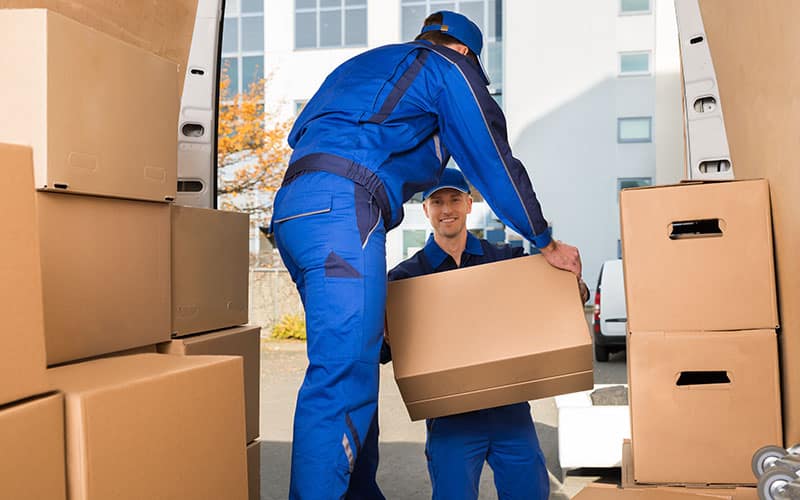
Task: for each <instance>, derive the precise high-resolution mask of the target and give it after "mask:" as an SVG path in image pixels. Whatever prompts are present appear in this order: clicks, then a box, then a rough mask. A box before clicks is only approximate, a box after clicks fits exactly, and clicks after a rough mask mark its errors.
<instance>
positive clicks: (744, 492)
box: [620, 439, 758, 500]
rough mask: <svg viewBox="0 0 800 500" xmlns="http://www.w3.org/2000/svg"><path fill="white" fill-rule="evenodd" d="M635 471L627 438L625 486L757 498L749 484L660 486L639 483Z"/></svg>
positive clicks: (624, 446) (738, 499)
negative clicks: (713, 486)
mask: <svg viewBox="0 0 800 500" xmlns="http://www.w3.org/2000/svg"><path fill="white" fill-rule="evenodd" d="M635 475H636V473H635V472H634V464H633V450H632V449H631V440H630V439H626V440H624V441H623V443H622V473H621V476H622V477H621V481H620V482H621V486H622V487H623V488H656V489H659V490H666V491H677V492H688V493H697V494H701V495H720V496H726V497H730V498H731V499H732V500H757V499H758V490H757V489H756V488H753V487H747V486H735V487H734V486H728V487H725V488H709V487H707V486H703V487H695V488H693V487H687V486H659V485H656V484H637V483H636V481H635V480H634V479H633V478H634V476H635Z"/></svg>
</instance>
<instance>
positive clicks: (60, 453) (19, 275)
mask: <svg viewBox="0 0 800 500" xmlns="http://www.w3.org/2000/svg"><path fill="white" fill-rule="evenodd" d="M32 160H33V156H32V152H31V150H30V148H25V147H19V146H8V145H3V144H0V169H2V172H3V179H4V192H3V196H0V211H2V213H3V215H2V217H0V232H2V234H3V238H4V243H3V245H2V247H1V248H2V249H1V250H0V253H1V254H2V255H0V317H2V318H3V324H2V325H1V326H0V450H2V453H0V498H14V499H19V500H28V499H29V500H34V499H40V498H48V499H53V500H59V499H66V483H65V480H64V477H65V476H64V471H65V465H64V404H63V397H62V396H61V395H60V394H52V393H51V394H49V395H47V394H45V395H43V393H45V392H47V391H48V390H49V387H50V385H49V384H48V381H47V374H46V368H45V352H44V313H43V311H42V288H41V279H40V275H41V274H40V273H41V271H40V269H39V243H38V233H37V231H36V205H35V197H34V191H33V168H32Z"/></svg>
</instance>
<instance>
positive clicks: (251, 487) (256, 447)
mask: <svg viewBox="0 0 800 500" xmlns="http://www.w3.org/2000/svg"><path fill="white" fill-rule="evenodd" d="M247 483H248V486H247V490H248V492H249V497H248V498H249V500H261V441H258V440H256V441H253V442H252V443H250V444H248V445H247Z"/></svg>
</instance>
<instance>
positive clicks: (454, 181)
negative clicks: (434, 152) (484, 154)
mask: <svg viewBox="0 0 800 500" xmlns="http://www.w3.org/2000/svg"><path fill="white" fill-rule="evenodd" d="M445 188H450V189H455V190H457V191H461V192H462V193H465V194H469V184H467V179H465V178H464V174H462V173H461V171H460V170H458V169H456V168H446V169H444V172H442V176H441V177H439V182H438V183H437V184H436V185H435V186H433V187H432V188H430V189H428V190H427V191H425V192H424V193H422V199H423V200H427V199H428V197H429V196H430V195H432V194H433V193H435V192H436V191H439V190H440V189H445Z"/></svg>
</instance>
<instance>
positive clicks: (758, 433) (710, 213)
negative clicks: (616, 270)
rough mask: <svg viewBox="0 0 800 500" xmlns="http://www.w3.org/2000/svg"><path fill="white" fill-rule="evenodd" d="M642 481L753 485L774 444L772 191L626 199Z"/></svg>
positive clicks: (715, 187) (708, 190) (652, 192)
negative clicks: (760, 453)
mask: <svg viewBox="0 0 800 500" xmlns="http://www.w3.org/2000/svg"><path fill="white" fill-rule="evenodd" d="M620 208H621V220H622V242H623V253H624V259H623V262H624V266H625V289H626V290H625V293H626V299H627V306H628V328H629V333H628V352H629V354H628V373H629V384H630V407H631V425H632V447H633V461H634V463H635V465H636V467H635V471H636V477H635V480H636V482H637V483H657V484H683V485H686V484H704V485H709V484H743V485H746V484H754V483H755V478H754V477H753V474H752V472H751V470H750V458H751V457H752V454H753V452H754V451H755V450H757V449H758V448H760V447H761V446H764V445H767V444H774V443H780V442H781V437H782V434H781V413H780V384H779V372H778V352H777V338H776V333H775V329H776V328H777V326H778V314H777V303H776V294H775V274H774V264H773V257H772V225H771V218H770V204H769V186H768V185H767V182H766V181H764V180H753V181H733V182H722V183H707V184H697V183H695V184H682V185H676V186H662V187H655V188H644V189H633V190H625V191H623V192H622V195H621V201H620Z"/></svg>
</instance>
